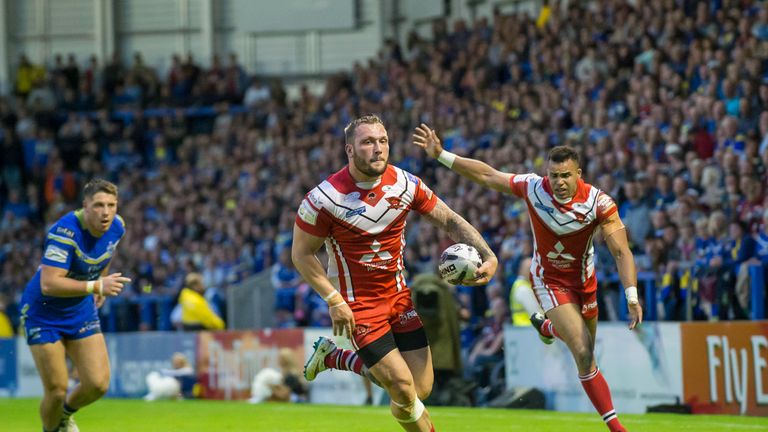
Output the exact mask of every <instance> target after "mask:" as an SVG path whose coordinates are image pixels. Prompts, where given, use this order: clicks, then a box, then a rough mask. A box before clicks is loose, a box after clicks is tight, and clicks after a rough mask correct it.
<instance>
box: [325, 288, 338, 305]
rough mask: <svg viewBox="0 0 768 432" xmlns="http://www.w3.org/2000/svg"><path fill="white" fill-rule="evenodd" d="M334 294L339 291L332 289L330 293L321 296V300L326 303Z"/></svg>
mask: <svg viewBox="0 0 768 432" xmlns="http://www.w3.org/2000/svg"><path fill="white" fill-rule="evenodd" d="M336 294H339V292H338V291H336V290H333V291H331V293H330V294H328V295H327V296H325V297H323V300H325V302H326V303H328V301H329V300H330V299H332V298H334V297H336Z"/></svg>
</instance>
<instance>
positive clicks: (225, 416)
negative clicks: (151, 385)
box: [0, 399, 768, 432]
mask: <svg viewBox="0 0 768 432" xmlns="http://www.w3.org/2000/svg"><path fill="white" fill-rule="evenodd" d="M37 407H38V401H37V400H35V399H0V430H2V431H7V432H17V431H18V432H22V431H40V430H41V429H42V428H41V426H40V422H39V420H38V417H37ZM430 413H431V414H432V418H433V420H434V422H435V426H436V430H437V431H439V432H452V431H466V432H482V431H531V432H547V431H567V432H587V431H607V430H608V429H607V428H605V426H603V424H602V422H601V421H600V419H599V417H598V416H597V414H576V413H563V412H554V411H527V410H499V409H482V408H452V407H432V408H430ZM75 418H76V419H77V423H78V426H79V427H80V430H81V431H82V432H110V431H115V432H118V431H120V432H155V431H185V432H186V431H189V432H193V431H200V432H211V431H249V432H250V431H265V432H266V431H269V432H272V431H275V432H277V431H280V432H282V431H297V432H298V431H305V432H318V431H350V432H385V431H398V430H402V429H401V428H400V427H399V426H398V425H397V424H396V423H395V421H394V420H393V419H392V417H391V416H390V414H389V408H387V407H352V406H328V405H290V404H264V405H249V404H246V403H244V402H219V401H164V402H144V401H141V400H121V399H106V400H102V401H99V402H97V403H96V404H94V405H91V406H89V407H87V408H86V409H84V410H83V411H82V412H78V413H77V414H76V415H75ZM621 419H622V421H623V422H624V424H625V425H626V426H627V428H628V429H629V430H630V431H653V432H666V431H670V432H671V431H697V432H707V431H712V432H714V431H718V432H719V431H729V432H730V431H736V432H738V431H766V430H768V418H756V417H735V416H698V415H696V416H684V415H672V414H647V415H622V416H621Z"/></svg>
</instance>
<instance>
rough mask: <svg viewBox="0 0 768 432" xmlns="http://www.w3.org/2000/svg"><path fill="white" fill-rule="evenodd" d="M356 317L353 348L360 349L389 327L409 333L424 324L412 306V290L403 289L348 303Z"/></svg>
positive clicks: (393, 330) (395, 330) (397, 331)
mask: <svg viewBox="0 0 768 432" xmlns="http://www.w3.org/2000/svg"><path fill="white" fill-rule="evenodd" d="M349 306H350V307H351V308H352V314H353V315H354V317H355V340H354V341H353V342H354V345H355V349H357V350H359V349H360V348H363V347H364V346H366V345H369V344H371V343H372V342H374V341H376V340H377V339H379V338H381V337H382V336H384V335H385V334H387V332H389V331H390V330H391V331H392V332H393V333H408V332H412V331H414V330H418V329H420V328H422V327H423V324H422V323H421V318H419V315H418V314H417V313H416V309H414V308H413V301H411V290H409V289H404V290H401V291H397V292H395V293H394V294H391V295H389V296H382V297H374V298H365V299H362V300H356V301H354V302H352V303H350V304H349Z"/></svg>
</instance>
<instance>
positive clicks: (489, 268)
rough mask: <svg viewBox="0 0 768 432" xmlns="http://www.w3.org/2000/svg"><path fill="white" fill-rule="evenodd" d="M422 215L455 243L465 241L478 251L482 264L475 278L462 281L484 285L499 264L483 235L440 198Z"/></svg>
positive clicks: (466, 283) (468, 283) (467, 283)
mask: <svg viewBox="0 0 768 432" xmlns="http://www.w3.org/2000/svg"><path fill="white" fill-rule="evenodd" d="M424 217H425V218H426V219H427V220H428V221H429V222H430V223H431V224H432V225H434V226H436V227H438V228H440V229H441V230H443V231H445V232H446V233H448V237H450V238H451V239H452V240H453V241H455V242H457V243H466V244H468V245H470V246H473V247H474V248H475V249H477V251H478V252H479V253H480V258H482V259H483V264H482V265H481V266H480V268H478V269H477V272H476V273H475V274H476V276H477V277H476V279H474V280H470V281H464V282H463V283H464V284H465V285H484V284H487V283H488V281H489V280H491V278H492V277H493V275H494V274H495V273H496V267H497V266H498V264H499V261H498V259H497V258H496V255H495V254H494V253H493V251H492V250H491V248H490V247H489V246H488V243H486V242H485V240H484V239H483V236H482V235H480V233H479V232H477V230H476V229H475V227H473V226H472V225H470V224H469V222H467V221H466V220H465V219H464V218H463V217H461V216H459V215H458V214H457V213H456V212H455V211H453V210H451V209H450V208H449V207H448V206H447V205H446V204H445V203H444V202H443V201H442V200H440V199H438V200H437V204H436V205H435V207H434V208H433V209H432V211H430V212H429V213H425V214H424Z"/></svg>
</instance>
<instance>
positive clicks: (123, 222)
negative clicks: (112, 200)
mask: <svg viewBox="0 0 768 432" xmlns="http://www.w3.org/2000/svg"><path fill="white" fill-rule="evenodd" d="M115 217H116V218H118V219H119V220H120V223H121V224H123V229H124V230H126V231H127V230H128V228H127V227H126V226H125V219H123V217H122V216H120V215H119V214H116V215H115Z"/></svg>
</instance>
